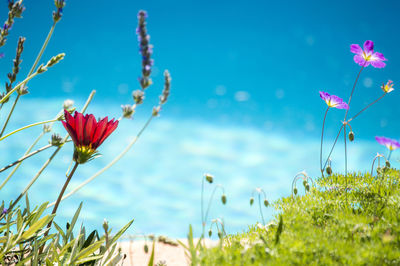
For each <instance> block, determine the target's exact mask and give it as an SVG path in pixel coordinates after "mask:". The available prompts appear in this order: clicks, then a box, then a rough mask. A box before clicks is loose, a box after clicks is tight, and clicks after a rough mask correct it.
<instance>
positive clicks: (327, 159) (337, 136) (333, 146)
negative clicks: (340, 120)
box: [322, 125, 343, 170]
mask: <svg viewBox="0 0 400 266" xmlns="http://www.w3.org/2000/svg"><path fill="white" fill-rule="evenodd" d="M342 129H343V125H342V126H341V127H340V129H339V132H338V134H337V135H336V138H335V141H334V142H333V145H332V148H331V151H330V152H329V155H328V158H326V161H325V164H324V168H323V169H322V170H325V167H326V164H327V163H328V161H329V159H330V157H331V154H332V152H333V149H334V148H335V145H336V143H337V141H338V138H339V136H340V132H342Z"/></svg>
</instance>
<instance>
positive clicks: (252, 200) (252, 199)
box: [250, 197, 254, 206]
mask: <svg viewBox="0 0 400 266" xmlns="http://www.w3.org/2000/svg"><path fill="white" fill-rule="evenodd" d="M253 203H254V198H253V197H251V198H250V206H251V205H253Z"/></svg>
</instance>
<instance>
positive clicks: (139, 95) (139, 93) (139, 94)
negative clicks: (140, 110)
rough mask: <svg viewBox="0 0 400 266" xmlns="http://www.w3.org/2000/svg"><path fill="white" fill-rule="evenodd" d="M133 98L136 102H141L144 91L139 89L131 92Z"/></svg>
mask: <svg viewBox="0 0 400 266" xmlns="http://www.w3.org/2000/svg"><path fill="white" fill-rule="evenodd" d="M132 96H133V100H134V101H135V103H136V104H141V103H143V100H144V92H143V91H141V90H135V91H134V92H132Z"/></svg>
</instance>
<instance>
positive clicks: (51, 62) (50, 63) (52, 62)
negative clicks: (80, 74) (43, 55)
mask: <svg viewBox="0 0 400 266" xmlns="http://www.w3.org/2000/svg"><path fill="white" fill-rule="evenodd" d="M64 56H65V54H64V53H61V54H58V55H56V56H53V57H52V58H50V60H49V61H48V62H47V64H46V67H52V66H54V65H55V64H57V63H58V62H60V61H61V60H63V59H64Z"/></svg>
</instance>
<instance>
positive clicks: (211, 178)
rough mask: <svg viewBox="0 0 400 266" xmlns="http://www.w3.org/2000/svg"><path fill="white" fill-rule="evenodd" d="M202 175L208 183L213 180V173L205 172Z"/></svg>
mask: <svg viewBox="0 0 400 266" xmlns="http://www.w3.org/2000/svg"><path fill="white" fill-rule="evenodd" d="M204 176H205V178H206V180H207V182H208V183H210V184H211V183H212V182H213V181H214V176H213V175H211V174H208V173H207V174H204Z"/></svg>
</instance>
